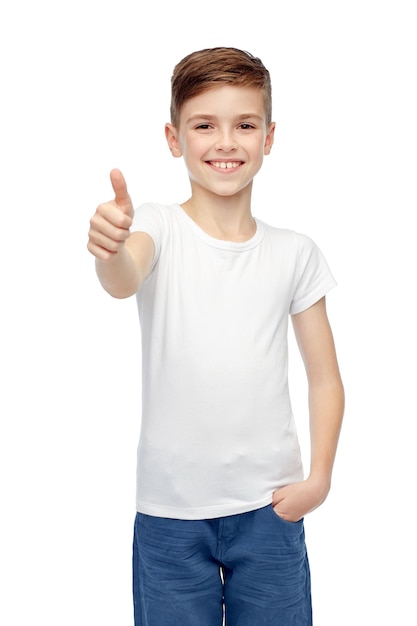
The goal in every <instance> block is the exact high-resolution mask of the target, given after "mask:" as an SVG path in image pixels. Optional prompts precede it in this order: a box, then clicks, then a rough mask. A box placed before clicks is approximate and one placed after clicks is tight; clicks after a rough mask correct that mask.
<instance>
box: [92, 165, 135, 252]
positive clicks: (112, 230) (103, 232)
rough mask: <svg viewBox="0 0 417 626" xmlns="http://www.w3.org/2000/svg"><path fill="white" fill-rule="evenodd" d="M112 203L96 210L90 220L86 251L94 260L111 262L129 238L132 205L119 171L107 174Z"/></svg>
mask: <svg viewBox="0 0 417 626" xmlns="http://www.w3.org/2000/svg"><path fill="white" fill-rule="evenodd" d="M110 180H111V184H112V187H113V191H114V194H115V196H114V200H111V201H110V202H105V203H104V204H100V205H99V206H98V207H97V210H96V212H95V214H94V215H93V217H92V218H91V220H90V230H89V233H88V244H87V248H88V250H89V251H90V252H91V254H93V255H94V256H95V257H96V258H97V259H100V260H101V261H105V262H107V261H111V260H112V259H113V258H114V257H115V255H117V254H118V252H119V250H120V249H121V248H122V247H123V246H124V243H125V241H126V240H127V239H128V238H129V236H130V230H129V229H130V227H131V225H132V220H133V204H132V200H131V199H130V196H129V194H128V191H127V186H126V181H125V179H124V177H123V174H122V173H121V171H120V170H116V169H115V170H112V171H111V172H110Z"/></svg>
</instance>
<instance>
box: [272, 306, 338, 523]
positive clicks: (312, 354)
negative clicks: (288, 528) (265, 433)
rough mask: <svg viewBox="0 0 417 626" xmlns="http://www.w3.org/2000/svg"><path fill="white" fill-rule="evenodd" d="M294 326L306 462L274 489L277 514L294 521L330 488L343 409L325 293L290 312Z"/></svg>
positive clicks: (322, 498)
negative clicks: (303, 385) (301, 472)
mask: <svg viewBox="0 0 417 626" xmlns="http://www.w3.org/2000/svg"><path fill="white" fill-rule="evenodd" d="M292 321H293V326H294V332H295V336H296V339H297V343H298V347H299V349H300V353H301V356H302V359H303V362H304V366H305V369H306V374H307V380H308V399H309V414H310V441H311V462H310V474H309V476H308V478H307V479H306V480H305V481H303V482H301V483H295V484H294V485H288V486H287V487H283V488H282V489H278V490H277V491H276V492H275V493H274V496H273V504H274V508H275V510H276V512H277V513H278V515H280V516H281V517H283V518H284V519H287V520H288V521H296V520H297V519H300V518H301V517H303V516H304V515H305V514H306V513H309V512H310V511H312V510H313V509H315V508H317V507H318V506H320V504H322V502H324V500H325V499H326V497H327V494H328V492H329V490H330V484H331V476H332V470H333V465H334V460H335V455H336V448H337V443H338V439H339V434H340V429H341V425H342V418H343V412H344V390H343V383H342V380H341V377H340V372H339V366H338V362H337V357H336V350H335V346H334V341H333V334H332V331H331V328H330V324H329V321H328V318H327V312H326V301H325V298H322V299H321V300H319V301H318V302H317V303H316V304H314V305H313V306H312V307H310V308H309V309H307V310H306V311H303V312H302V313H298V314H297V315H293V318H292Z"/></svg>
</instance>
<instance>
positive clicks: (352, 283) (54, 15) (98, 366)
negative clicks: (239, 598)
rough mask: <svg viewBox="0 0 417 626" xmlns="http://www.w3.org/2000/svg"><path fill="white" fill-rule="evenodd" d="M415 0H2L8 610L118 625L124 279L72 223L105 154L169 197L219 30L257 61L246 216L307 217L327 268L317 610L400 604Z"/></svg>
mask: <svg viewBox="0 0 417 626" xmlns="http://www.w3.org/2000/svg"><path fill="white" fill-rule="evenodd" d="M413 5H414V3H413V2H411V1H410V2H405V1H402V0H396V1H395V2H388V1H384V0H379V1H378V2H377V1H374V2H372V1H370V0H351V1H350V2H337V1H336V2H335V1H334V0H328V1H324V0H319V1H316V2H314V1H293V2H280V1H278V2H272V1H271V2H266V1H265V0H261V1H260V2H252V3H248V2H246V1H241V2H239V3H235V2H233V3H232V2H222V3H219V2H216V3H199V2H195V1H194V0H193V1H192V2H191V1H190V2H187V1H186V0H179V2H173V3H166V2H160V1H159V0H154V1H153V2H149V3H143V2H138V1H137V0H136V1H133V0H117V2H116V1H111V0H103V1H102V2H100V3H99V2H92V1H91V0H83V1H82V2H81V0H71V2H69V1H67V2H65V1H61V2H52V1H48V0H38V1H37V2H29V0H21V1H19V0H16V1H15V2H13V3H4V5H3V6H2V9H1V14H0V54H1V117H0V125H1V128H0V131H1V135H0V150H1V168H0V177H1V246H0V254H1V266H0V268H1V270H0V271H1V293H2V299H1V302H2V304H1V309H0V310H1V326H0V332H1V337H0V341H1V343H0V358H1V381H2V382H1V400H0V401H1V407H0V410H1V432H0V472H1V474H0V475H1V500H0V503H1V515H0V525H1V531H0V572H1V578H2V580H1V584H0V596H1V600H0V622H1V624H4V626H17V625H19V626H23V624H25V625H26V624H42V626H52V625H53V626H56V625H58V624H59V626H67V625H71V626H73V625H74V624H77V626H87V625H88V626H91V625H92V624H100V626H107V625H112V626H114V625H115V624H117V625H126V626H130V625H132V623H133V618H132V610H131V591H130V577H131V571H130V558H131V541H132V530H133V518H134V506H135V504H134V490H135V461H136V459H135V454H136V445H137V439H138V435H139V427H140V416H139V410H140V365H139V357H140V343H139V341H140V334H139V327H138V321H137V314H136V309H135V301H134V299H129V300H126V301H117V300H112V299H111V298H110V296H108V295H107V294H105V293H104V291H103V290H102V289H101V287H100V286H99V284H98V281H97V280H96V277H95V273H94V262H93V258H92V257H91V255H89V253H88V252H87V249H86V241H87V231H88V222H89V219H90V216H91V215H92V213H93V212H94V210H95V208H96V205H97V204H98V203H99V202H101V201H105V200H107V199H109V198H110V197H111V187H110V182H109V177H108V174H109V171H110V169H111V168H112V167H119V168H121V169H122V170H123V171H124V173H125V176H126V179H127V181H128V184H129V187H130V192H131V195H132V197H133V199H134V202H135V204H139V203H142V202H145V201H148V200H154V201H158V202H162V203H164V202H167V203H168V202H175V201H180V202H182V201H184V200H185V199H186V198H187V196H188V190H189V188H188V181H187V178H186V173H185V169H184V166H183V163H182V161H181V160H174V159H172V157H171V155H170V153H169V151H168V149H167V147H166V145H165V138H164V133H163V127H164V123H165V122H166V121H168V112H169V88H170V85H169V82H170V77H171V72H172V69H173V67H174V65H175V63H176V62H177V61H179V60H180V59H181V58H182V57H183V56H185V55H186V54H188V53H189V52H191V51H193V50H196V49H200V48H204V47H212V46H216V45H226V46H236V47H240V48H243V49H246V50H249V51H251V52H252V53H254V54H256V55H257V56H260V57H261V59H262V60H263V62H264V63H265V64H266V66H267V67H268V68H269V69H270V72H271V76H272V81H273V98H274V119H275V120H276V122H277V133H276V143H275V146H274V148H273V151H272V154H271V156H270V157H268V158H266V160H265V164H264V168H263V170H262V171H261V173H260V174H259V176H258V178H257V181H256V182H255V188H254V198H253V212H254V214H255V215H257V217H259V218H261V219H263V220H265V221H267V222H270V223H271V224H273V225H276V226H284V227H289V228H294V229H296V230H299V231H301V232H304V233H306V234H308V235H310V236H311V237H312V238H313V239H315V240H316V242H317V243H318V244H319V246H320V247H321V249H322V250H323V252H324V254H325V256H326V258H327V260H328V262H329V264H330V266H331V268H332V271H333V273H334V275H335V277H336V279H337V281H338V287H337V289H335V290H334V291H332V293H331V294H330V295H329V297H328V309H329V314H330V318H331V321H332V325H333V329H334V334H335V337H336V342H337V347H338V355H339V360H340V365H341V369H342V374H343V378H344V382H345V386H346V393H347V409H346V417H345V423H344V427H343V432H342V438H341V441H340V447H339V453H338V458H337V463H336V467H335V473H334V481H333V489H332V492H331V494H330V496H329V498H328V500H327V502H326V503H325V504H324V505H323V506H322V507H321V508H320V509H319V510H317V511H316V512H314V513H313V514H311V515H310V516H309V517H308V518H307V520H306V531H307V541H308V545H309V551H310V560H311V567H312V572H313V595H314V612H315V624H316V626H352V624H355V626H369V625H374V624H407V625H408V624H412V623H417V621H416V620H417V618H416V609H415V598H414V596H415V578H414V579H413V577H414V574H413V572H414V570H415V566H414V564H415V559H416V557H417V554H416V542H415V519H414V517H413V514H412V511H413V510H414V501H415V492H416V488H415V483H416V481H415V478H416V462H415V435H414V433H415V425H414V423H415V421H416V417H417V411H416V401H415V387H416V382H415V381H416V367H415V351H416V332H415V287H416V277H415V273H416V236H415V222H414V218H415V214H416V208H417V202H416V199H417V198H416V165H417V158H416V145H417V126H416V111H417V95H416V63H415V59H416V54H417V49H416V36H415V33H416V26H417V24H416V19H415V17H414V15H413V13H412V8H413ZM291 346H292V348H291V355H292V356H291V384H292V388H293V400H294V402H293V403H294V409H295V412H296V416H297V420H298V423H299V429H300V437H301V440H302V442H303V447H305V448H306V444H307V415H306V401H305V381H304V375H303V372H302V370H301V366H300V362H299V357H298V356H297V354H296V352H295V350H294V345H293V341H292V339H291ZM305 455H306V459H308V450H307V449H306V450H305ZM409 566H410V567H409ZM410 572H411V573H410ZM167 626H168V625H167ZM196 626H197V625H196ZM254 626H255V625H254Z"/></svg>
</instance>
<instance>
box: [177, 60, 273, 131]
mask: <svg viewBox="0 0 417 626" xmlns="http://www.w3.org/2000/svg"><path fill="white" fill-rule="evenodd" d="M222 85H234V86H240V87H257V88H258V89H262V90H263V93H264V102H265V115H266V123H267V124H270V123H271V118H272V98H271V79H270V75H269V72H268V70H267V69H266V67H265V66H264V65H263V63H262V61H261V60H260V59H259V58H258V57H255V56H253V55H252V54H250V53H249V52H245V51H243V50H239V49H238V48H206V49H204V50H199V51H197V52H192V53H191V54H189V55H187V56H186V57H184V58H183V59H182V61H180V62H179V63H178V64H177V65H176V66H175V67H174V72H173V74H172V78H171V123H172V124H173V125H174V126H177V125H178V121H179V120H178V118H179V113H180V110H181V107H182V105H183V104H184V102H186V101H187V100H189V99H190V98H192V97H193V96H197V95H199V94H201V93H203V92H204V91H207V90H208V89H210V88H212V87H216V86H218V87H220V86H222Z"/></svg>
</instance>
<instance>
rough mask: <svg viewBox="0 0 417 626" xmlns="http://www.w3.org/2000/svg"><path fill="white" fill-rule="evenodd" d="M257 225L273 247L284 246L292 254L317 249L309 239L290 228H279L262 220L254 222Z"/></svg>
mask: <svg viewBox="0 0 417 626" xmlns="http://www.w3.org/2000/svg"><path fill="white" fill-rule="evenodd" d="M256 221H257V223H258V224H261V226H262V229H263V231H264V234H265V239H266V240H267V241H270V242H271V243H272V244H273V245H278V244H279V245H281V246H286V247H287V248H289V249H292V250H293V251H294V253H296V254H297V253H303V252H305V251H309V250H310V251H311V250H313V249H315V248H317V245H316V243H315V242H314V241H313V239H312V238H311V237H309V236H308V235H306V234H304V233H300V232H298V231H296V230H293V229H290V228H279V227H277V226H272V225H271V224H267V223H266V222H263V221H262V220H258V219H257V220H256Z"/></svg>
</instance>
